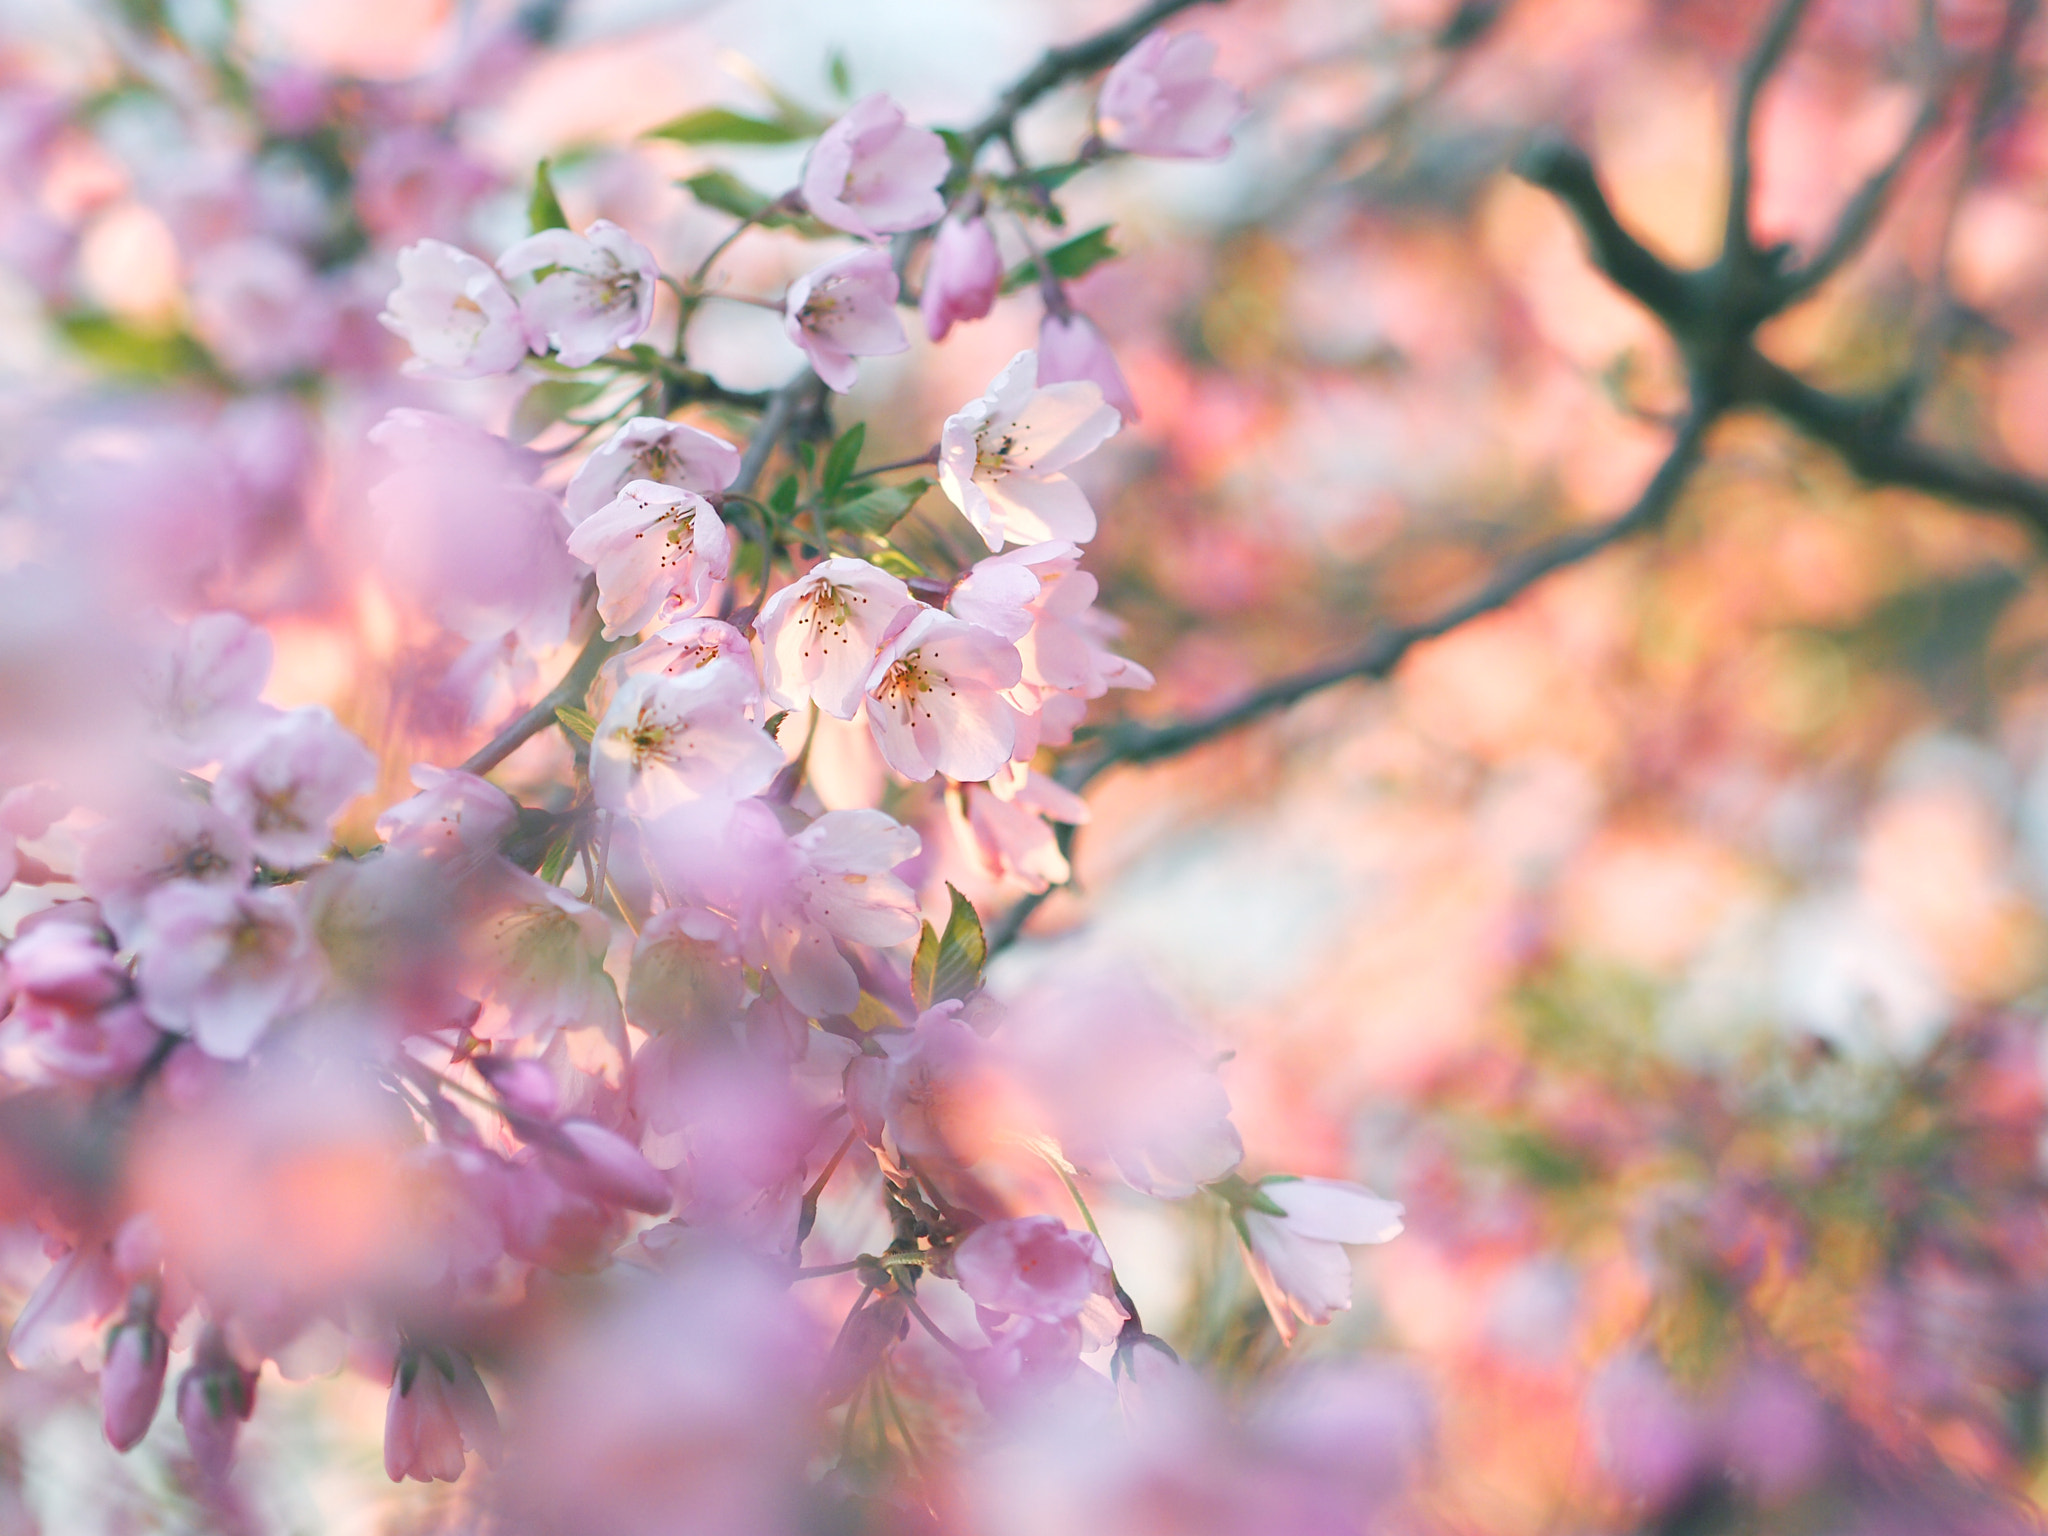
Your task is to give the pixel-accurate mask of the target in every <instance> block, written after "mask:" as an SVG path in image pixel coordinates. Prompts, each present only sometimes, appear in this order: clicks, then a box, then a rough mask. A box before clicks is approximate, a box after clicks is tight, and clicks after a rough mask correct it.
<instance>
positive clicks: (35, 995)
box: [0, 902, 159, 1083]
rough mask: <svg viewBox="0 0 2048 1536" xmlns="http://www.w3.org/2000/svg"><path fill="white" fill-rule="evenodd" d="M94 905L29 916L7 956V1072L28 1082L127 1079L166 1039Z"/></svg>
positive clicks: (3, 1059) (1, 984) (2, 994)
mask: <svg viewBox="0 0 2048 1536" xmlns="http://www.w3.org/2000/svg"><path fill="white" fill-rule="evenodd" d="M98 917H99V915H98V913H97V911H95V909H94V907H93V904H92V903H91V902H64V903H60V904H59V905H57V906H55V907H47V908H45V909H44V910H43V911H41V912H39V913H37V914H35V915H34V916H33V917H29V918H24V919H23V920H22V922H21V924H20V926H19V927H18V928H17V930H16V932H15V936H14V938H13V939H12V940H11V941H9V943H8V944H7V946H6V950H5V952H4V954H0V1008H4V1010H5V1017H4V1018H0V1068H4V1070H5V1072H6V1074H7V1075H8V1076H9V1077H11V1078H13V1079H14V1080H15V1081H17V1082H21V1083H43V1082H52V1081H60V1080H65V1079H69V1080H72V1081H83V1082H96V1081H104V1080H105V1079H108V1078H113V1077H121V1076H126V1075H127V1074H128V1073H130V1072H133V1071H134V1070H135V1068H137V1067H138V1066H140V1065H141V1064H142V1062H143V1060H144V1059H145V1058H146V1057H147V1056H148V1055H149V1052H150V1050H151V1049H152V1048H153V1047H154V1046H155V1045H156V1042H157V1040H158V1038H159V1036H158V1035H157V1032H156V1030H154V1029H153V1028H151V1027H150V1024H149V1021H148V1020H147V1019H146V1018H144V1017H143V1015H142V1010H141V1009H140V1008H138V1007H136V1006H135V1003H134V1001H133V997H132V991H133V989H132V987H131V986H130V984H129V980H128V972H127V968H126V967H125V966H124V965H122V964H121V963H120V961H119V960H118V959H117V958H116V956H115V953H114V946H113V942H112V936H111V935H110V934H108V933H107V932H106V930H105V929H103V928H102V927H101V926H100V923H99V920H98Z"/></svg>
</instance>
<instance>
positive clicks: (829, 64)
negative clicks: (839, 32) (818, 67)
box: [825, 48, 853, 101]
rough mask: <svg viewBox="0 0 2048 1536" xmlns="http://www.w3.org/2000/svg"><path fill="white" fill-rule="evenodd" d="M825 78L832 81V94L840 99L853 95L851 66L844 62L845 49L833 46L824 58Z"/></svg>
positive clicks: (846, 98)
mask: <svg viewBox="0 0 2048 1536" xmlns="http://www.w3.org/2000/svg"><path fill="white" fill-rule="evenodd" d="M825 78H826V79H827V80H829V81H831V82H832V94H833V95H835V96H837V97H838V98H839V99H840V100H841V101H846V100H848V99H850V98H851V97H852V95H853V66H851V65H850V64H848V63H847V62H846V50H845V49H844V48H834V49H833V50H832V52H831V54H830V56H829V57H827V59H826V60H825Z"/></svg>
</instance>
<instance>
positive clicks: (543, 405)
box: [507, 379, 605, 443]
mask: <svg viewBox="0 0 2048 1536" xmlns="http://www.w3.org/2000/svg"><path fill="white" fill-rule="evenodd" d="M604 390H605V384H604V381H603V380H601V379H594V380H583V379H543V380H542V381H541V382H540V383H538V384H536V385H534V386H533V387H532V388H531V389H529V390H528V391H527V392H526V393H525V394H524V395H522V396H520V397H519V404H518V405H516V406H515V407H513V410H512V422H511V425H510V426H509V427H508V428H507V435H508V436H509V437H510V438H511V439H512V441H513V442H515V443H530V442H532V441H533V440H534V439H535V438H536V437H539V436H540V435H541V433H543V432H545V431H547V429H548V428H549V427H551V426H553V425H554V424H555V423H556V422H558V421H560V420H561V419H562V418H563V417H564V416H566V415H568V414H569V413H570V412H571V411H573V410H575V409H576V408H577V407H578V406H579V405H588V404H589V403H590V402H591V401H593V400H595V399H596V398H597V397H598V396H599V395H601V394H603V393H604Z"/></svg>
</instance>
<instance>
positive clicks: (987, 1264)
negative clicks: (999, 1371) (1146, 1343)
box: [953, 1216, 1109, 1323]
mask: <svg viewBox="0 0 2048 1536" xmlns="http://www.w3.org/2000/svg"><path fill="white" fill-rule="evenodd" d="M953 1273H954V1275H955V1276H956V1277H957V1278H958V1279H959V1281H960V1288H961V1289H962V1290H963V1291H965V1292H966V1293H967V1294H968V1295H969V1296H971V1297H972V1298H973V1299H974V1301H975V1303H976V1304H977V1305H979V1306H983V1307H986V1308H988V1309H989V1310H990V1311H992V1312H1009V1313H1014V1314H1015V1315H1017V1316H1019V1317H1031V1318H1036V1319H1038V1320H1039V1321H1041V1322H1047V1323H1057V1322H1063V1321H1065V1320H1066V1319H1068V1318H1071V1317H1075V1316H1077V1315H1078V1314H1079V1313H1080V1311H1081V1309H1082V1308H1083V1307H1085V1306H1087V1305H1088V1302H1089V1300H1090V1298H1092V1297H1095V1296H1100V1295H1106V1294H1108V1290H1109V1255H1108V1254H1107V1253H1105V1252H1104V1251H1103V1247H1102V1243H1101V1241H1100V1239H1098V1238H1097V1237H1096V1236H1095V1234H1094V1233H1092V1232H1076V1231H1073V1230H1071V1229H1070V1228H1069V1227H1067V1226H1066V1224H1065V1223H1063V1222H1062V1221H1060V1220H1059V1218H1058V1217H1056V1216H1018V1217H1013V1218H1011V1219H1010V1220H1008V1221H992V1222H989V1223H988V1224H987V1225H985V1226H981V1227H977V1228H975V1230H974V1231H973V1232H972V1233H970V1234H969V1235H968V1238H967V1240H966V1241H965V1242H963V1243H962V1244H961V1245H960V1247H959V1248H958V1250H956V1251H955V1253H954V1255H953Z"/></svg>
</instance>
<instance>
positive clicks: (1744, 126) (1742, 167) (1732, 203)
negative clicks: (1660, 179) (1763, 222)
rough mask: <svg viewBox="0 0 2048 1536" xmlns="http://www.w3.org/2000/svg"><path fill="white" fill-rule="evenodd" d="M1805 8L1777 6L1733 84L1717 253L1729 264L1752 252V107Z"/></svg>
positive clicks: (1788, 0)
mask: <svg viewBox="0 0 2048 1536" xmlns="http://www.w3.org/2000/svg"><path fill="white" fill-rule="evenodd" d="M1810 4H1811V0H1779V3H1778V9H1777V11H1776V12H1775V13H1774V14H1773V15H1772V17H1771V19H1770V22H1769V24H1768V25H1767V26H1766V27H1765V28H1764V33H1763V36H1762V37H1761V38H1760V39H1758V41H1757V44H1756V46H1755V47H1754V48H1753V49H1751V50H1750V54H1749V58H1748V59H1747V60H1746V61H1745V62H1744V64H1743V66H1742V75H1741V77H1740V79H1739V80H1738V81H1737V82H1736V87H1735V112H1734V115H1733V118H1732V119H1731V121H1730V123H1729V130H1728V223H1727V231H1726V234H1725V235H1724V236H1723V239H1722V250H1723V251H1724V252H1725V253H1726V254H1727V256H1728V257H1729V258H1731V259H1732V260H1735V261H1741V260H1743V259H1744V258H1746V257H1748V256H1749V255H1751V254H1752V253H1753V252H1754V250H1755V246H1754V244H1753V238H1752V231H1751V226H1750V201H1751V190H1752V188H1753V186H1754V184H1755V181H1756V109H1757V102H1758V101H1759V100H1760V99H1761V98H1762V96H1763V91H1764V86H1765V85H1766V84H1767V83H1768V82H1769V80H1770V78H1771V76H1772V75H1774V74H1776V73H1777V70H1778V65H1779V64H1780V63H1782V62H1783V61H1784V57H1785V50H1786V49H1787V48H1789V47H1791V46H1792V36H1793V34H1794V33H1795V32H1797V31H1798V30H1799V23H1800V20H1801V19H1802V18H1803V17H1804V16H1805V15H1806V11H1807V7H1808V6H1809V5H1810Z"/></svg>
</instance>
